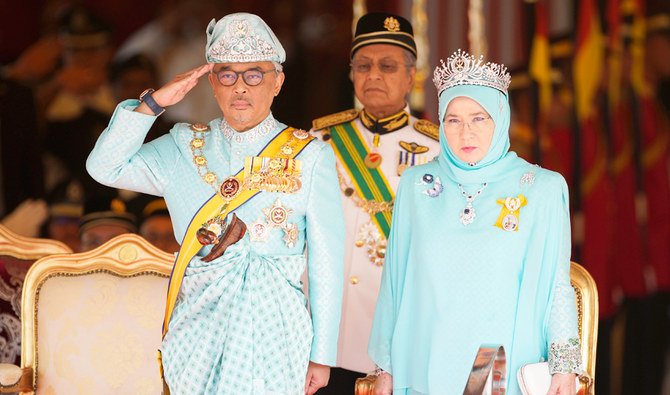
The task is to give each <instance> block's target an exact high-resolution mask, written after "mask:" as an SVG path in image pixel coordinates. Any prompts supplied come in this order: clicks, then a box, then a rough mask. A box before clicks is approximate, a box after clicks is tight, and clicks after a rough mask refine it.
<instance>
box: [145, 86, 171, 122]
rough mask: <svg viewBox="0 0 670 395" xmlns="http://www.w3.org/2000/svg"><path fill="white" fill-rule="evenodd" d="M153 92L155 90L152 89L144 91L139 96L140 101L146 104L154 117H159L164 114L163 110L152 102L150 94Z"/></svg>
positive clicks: (154, 101)
mask: <svg viewBox="0 0 670 395" xmlns="http://www.w3.org/2000/svg"><path fill="white" fill-rule="evenodd" d="M155 91H156V90H155V89H152V88H149V89H147V90H145V91H144V92H142V94H141V95H140V101H141V102H144V103H146V104H147V106H149V108H150V109H151V111H152V112H153V113H154V115H155V116H159V115H161V114H162V113H164V112H165V109H164V108H163V107H161V106H159V105H158V103H156V100H154V98H153V96H151V94H152V93H154V92H155Z"/></svg>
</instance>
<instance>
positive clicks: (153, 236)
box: [128, 195, 179, 253]
mask: <svg viewBox="0 0 670 395" xmlns="http://www.w3.org/2000/svg"><path fill="white" fill-rule="evenodd" d="M136 200H139V201H141V202H142V203H143V204H141V212H140V215H139V216H138V218H140V222H139V234H140V236H142V237H144V238H145V239H147V241H148V242H150V243H151V244H153V245H155V246H156V247H158V248H160V249H161V250H163V251H165V252H169V253H175V252H177V251H179V243H178V242H177V240H176V239H175V236H174V230H173V228H172V220H171V219H170V214H169V212H168V209H167V205H166V204H165V200H164V199H163V198H157V197H155V196H149V195H141V196H140V197H138V198H136ZM132 204H133V202H132V201H131V202H129V204H128V206H129V207H131V206H132Z"/></svg>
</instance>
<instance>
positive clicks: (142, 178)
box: [86, 100, 344, 365]
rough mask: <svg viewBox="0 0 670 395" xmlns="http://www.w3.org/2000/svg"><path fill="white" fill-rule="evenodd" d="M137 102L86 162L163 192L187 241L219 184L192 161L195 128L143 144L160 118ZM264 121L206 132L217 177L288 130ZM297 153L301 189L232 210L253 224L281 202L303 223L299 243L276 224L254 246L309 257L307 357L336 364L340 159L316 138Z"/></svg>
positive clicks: (117, 180)
mask: <svg viewBox="0 0 670 395" xmlns="http://www.w3.org/2000/svg"><path fill="white" fill-rule="evenodd" d="M138 105H139V102H138V101H137V100H127V101H124V102H122V103H120V104H119V105H118V107H117V108H116V110H115V112H114V114H113V115H112V118H111V121H110V123H109V126H108V127H107V129H105V131H104V132H103V133H102V134H101V135H100V137H99V139H98V141H97V143H96V145H95V148H94V149H93V151H92V152H91V154H90V156H89V158H88V161H87V163H86V166H87V169H88V171H89V173H90V174H91V176H93V178H94V179H96V180H97V181H98V182H100V183H102V184H105V185H108V186H112V187H115V188H122V189H129V190H134V191H138V192H142V193H148V194H152V195H157V196H163V197H164V198H165V200H166V202H167V206H168V209H169V212H170V215H171V217H172V221H173V224H174V232H175V236H176V238H177V240H182V239H183V237H184V232H185V231H186V229H187V227H188V224H189V222H190V220H191V218H192V217H193V216H194V215H195V213H196V212H197V210H198V209H199V208H200V207H201V206H202V205H203V204H204V202H205V201H207V200H208V199H209V198H210V197H211V196H212V195H213V194H214V189H213V188H212V187H211V186H210V185H208V184H207V183H206V182H205V181H204V180H203V179H202V178H201V177H200V176H199V174H198V171H197V166H196V165H195V164H194V161H193V152H192V150H191V145H190V143H191V140H192V138H193V131H192V130H191V128H190V125H188V124H176V125H175V126H174V127H173V128H172V130H171V131H170V133H169V134H167V135H164V136H162V137H160V138H158V139H156V140H154V141H151V142H149V143H147V144H142V142H143V140H144V138H145V136H146V133H147V132H148V130H149V128H150V127H151V125H152V124H153V122H154V120H155V118H156V117H153V116H149V115H145V114H141V113H138V112H134V109H135V108H136V107H137V106H138ZM261 125H265V126H268V125H270V126H271V127H266V128H259V127H257V128H254V129H252V130H251V131H248V132H245V133H234V134H230V133H224V132H223V131H222V130H221V119H215V120H213V121H211V122H210V123H209V127H210V129H211V131H209V132H206V133H205V146H204V148H203V149H202V150H203V154H204V156H205V157H206V158H207V163H208V168H209V170H210V171H212V172H214V173H215V174H216V175H217V178H218V181H219V182H221V181H222V180H224V179H225V178H227V177H229V176H231V175H234V174H236V173H237V172H238V171H239V170H241V169H242V168H243V167H244V159H245V157H248V156H255V155H257V154H258V153H259V152H260V151H261V150H262V149H263V148H264V147H265V146H266V145H267V144H268V143H269V142H270V141H271V140H272V138H273V137H274V136H276V135H277V134H278V133H279V132H280V131H282V130H283V129H285V128H286V125H283V124H281V123H279V122H277V121H275V120H274V118H273V117H272V114H270V115H269V116H268V118H267V119H266V120H264V121H263V122H262V123H261ZM296 158H297V159H299V160H300V161H301V162H302V177H301V181H302V187H301V189H300V190H299V191H298V192H297V193H293V194H287V193H280V192H261V193H260V194H258V195H256V196H255V197H254V198H252V199H251V200H249V201H248V202H246V203H245V204H244V205H242V206H241V207H239V208H238V209H236V210H235V211H234V212H235V213H236V214H237V216H238V217H239V218H240V219H241V220H243V221H244V222H245V223H246V224H247V226H249V225H250V224H251V223H252V222H254V221H256V220H264V219H265V218H266V217H265V215H266V213H264V211H263V210H264V209H267V208H270V207H271V206H273V204H275V203H276V202H277V201H279V202H280V203H281V205H282V206H283V207H285V208H286V209H287V210H289V216H288V222H289V223H295V224H297V226H298V231H299V232H298V239H297V242H296V243H295V245H294V246H288V245H287V243H286V242H285V240H284V233H283V231H282V230H281V229H279V228H274V229H271V231H270V233H269V235H268V237H267V240H261V241H251V242H249V243H250V246H251V249H252V250H253V252H254V253H255V254H256V255H258V256H261V257H276V256H291V255H306V261H307V265H308V271H309V283H310V288H309V293H310V300H311V305H310V310H311V316H312V327H313V332H314V337H313V340H312V344H311V351H310V357H309V359H310V360H311V361H313V362H317V363H320V364H325V365H334V364H335V362H336V353H337V336H338V330H339V320H340V305H341V298H342V281H343V277H342V276H343V275H342V271H343V246H344V222H343V215H342V206H341V205H342V203H341V200H340V198H339V194H340V190H339V185H338V182H337V174H336V168H335V156H334V154H333V151H332V149H331V148H330V146H328V145H327V144H325V143H323V142H321V141H319V140H318V139H314V140H313V141H311V142H310V143H309V144H308V145H307V146H306V147H305V149H304V150H303V151H302V152H301V153H300V154H299V155H298V156H297V157H296ZM202 254H203V252H201V253H200V255H202ZM194 259H198V257H195V258H194ZM192 262H193V261H192ZM303 266H304V264H303ZM300 273H301V272H300V271H298V273H297V277H296V278H290V279H289V281H290V283H291V284H292V285H293V286H295V287H296V289H298V288H299V287H300Z"/></svg>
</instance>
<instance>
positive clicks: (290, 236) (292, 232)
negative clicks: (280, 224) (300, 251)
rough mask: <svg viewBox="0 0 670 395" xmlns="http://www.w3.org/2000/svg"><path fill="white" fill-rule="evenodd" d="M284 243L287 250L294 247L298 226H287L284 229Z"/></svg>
mask: <svg viewBox="0 0 670 395" xmlns="http://www.w3.org/2000/svg"><path fill="white" fill-rule="evenodd" d="M283 229H284V242H285V243H286V246H287V247H288V248H292V247H293V246H295V243H296V242H297V241H298V225H297V224H289V225H287V226H285V227H284V228H283Z"/></svg>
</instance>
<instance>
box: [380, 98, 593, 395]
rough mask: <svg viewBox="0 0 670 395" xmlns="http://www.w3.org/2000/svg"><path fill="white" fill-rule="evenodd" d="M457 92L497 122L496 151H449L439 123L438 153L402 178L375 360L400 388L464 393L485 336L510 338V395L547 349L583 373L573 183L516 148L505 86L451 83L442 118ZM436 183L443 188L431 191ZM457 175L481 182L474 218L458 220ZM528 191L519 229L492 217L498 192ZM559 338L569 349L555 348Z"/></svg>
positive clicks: (556, 367)
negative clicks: (474, 158) (476, 158)
mask: <svg viewBox="0 0 670 395" xmlns="http://www.w3.org/2000/svg"><path fill="white" fill-rule="evenodd" d="M457 96H468V97H471V98H473V99H474V100H476V101H478V102H479V103H480V104H481V105H482V106H483V107H484V108H485V109H486V110H487V112H488V113H489V114H490V115H491V117H492V118H493V120H494V121H495V123H496V129H495V132H494V135H493V141H492V144H491V148H490V150H489V152H488V154H487V156H486V157H485V158H484V159H483V160H482V161H481V162H479V163H478V164H477V165H475V166H469V165H468V164H465V163H463V162H462V161H460V160H459V159H458V158H456V157H455V155H454V154H453V153H452V152H451V150H450V148H449V146H448V144H447V143H446V141H445V139H444V138H443V133H444V132H443V129H442V128H441V136H440V138H441V140H442V141H441V154H440V156H439V157H438V158H437V159H436V160H435V161H433V162H431V163H428V164H426V165H423V166H417V167H413V168H409V169H407V170H406V171H405V173H403V175H402V178H401V181H400V185H399V188H398V194H397V197H396V203H395V208H394V212H393V224H392V230H391V236H390V241H389V247H388V250H387V256H386V261H385V264H384V272H383V275H382V284H381V289H380V293H379V297H378V301H377V308H376V311H375V317H374V323H373V329H372V334H371V338H370V346H369V353H370V355H371V357H372V359H373V360H374V361H375V363H377V364H378V365H379V366H380V367H381V368H382V369H384V370H386V371H388V372H389V373H391V374H392V376H393V385H394V394H440V395H446V394H462V393H463V390H464V388H465V385H466V382H467V378H468V375H469V373H470V370H471V368H472V364H473V362H474V358H475V355H476V354H477V350H478V348H479V346H480V345H482V344H486V343H488V344H502V345H503V346H504V347H505V350H506V353H507V377H508V384H507V385H508V392H507V393H509V394H518V393H520V390H519V386H518V384H517V380H516V372H517V370H518V368H519V367H520V366H521V365H523V364H526V363H534V362H539V361H540V360H542V359H544V360H546V359H547V358H548V357H549V359H550V365H551V368H552V371H559V372H574V371H579V370H580V367H579V360H578V358H579V350H578V346H577V345H575V344H574V343H571V342H574V339H576V338H578V335H577V321H576V307H575V301H574V292H573V290H572V287H571V285H570V279H569V270H570V223H569V208H568V191H567V186H566V183H565V181H564V180H563V178H562V177H561V176H560V175H559V174H558V173H554V172H551V171H548V170H544V169H542V168H540V167H537V166H533V165H530V164H528V163H527V162H526V161H524V160H522V159H520V158H518V157H517V156H516V154H514V153H513V152H508V149H509V137H508V134H507V128H508V126H509V106H508V104H507V98H506V96H505V95H503V94H502V93H500V92H498V91H497V90H495V89H493V88H487V87H473V86H459V87H455V88H451V89H448V90H447V91H445V92H444V93H443V94H442V97H441V99H440V117H441V119H442V118H443V117H444V113H445V109H446V106H447V104H448V103H449V101H450V100H451V99H452V98H454V97H457ZM426 174H429V175H431V176H432V177H433V179H434V181H433V182H426V181H425V180H426V179H427V180H430V177H427V178H425V179H424V175H426ZM438 180H439V182H440V183H441V184H442V186H443V188H444V189H443V191H442V192H441V193H439V194H438V195H437V196H434V197H432V196H429V195H428V193H427V190H429V189H433V190H437V189H439V188H438V187H437V186H436V183H437V182H438ZM485 182H486V183H487V185H486V187H485V188H483V183H485ZM458 184H461V185H462V187H463V189H464V190H465V191H466V192H467V194H468V195H474V194H475V193H476V192H477V191H478V190H480V189H481V193H480V194H479V196H478V197H476V198H475V200H474V201H473V203H472V204H473V207H474V209H475V213H476V217H475V219H474V221H473V222H472V223H470V224H469V225H464V224H463V223H462V222H461V220H460V218H459V215H460V213H461V212H462V210H463V209H464V208H465V206H466V201H465V198H464V196H463V194H462V192H461V190H460V188H459V187H458ZM519 195H523V196H525V198H526V200H527V203H526V205H525V206H523V207H521V209H520V210H519V222H518V230H517V231H506V230H504V229H502V228H501V227H498V226H494V224H495V223H496V220H497V219H498V217H499V214H500V213H501V210H502V208H503V205H502V204H500V203H499V202H498V201H497V200H498V199H505V198H507V197H518V196H519ZM552 345H553V346H554V349H556V350H559V349H561V350H563V351H558V352H557V353H552V352H550V348H551V346H552ZM566 348H567V350H568V351H567V353H566V352H564V351H565V350H566ZM562 358H563V359H566V358H567V359H568V361H564V360H563V359H562Z"/></svg>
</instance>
